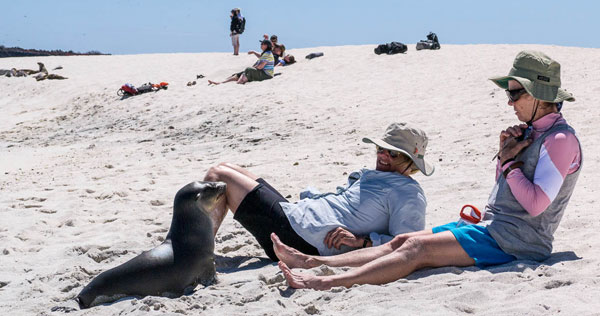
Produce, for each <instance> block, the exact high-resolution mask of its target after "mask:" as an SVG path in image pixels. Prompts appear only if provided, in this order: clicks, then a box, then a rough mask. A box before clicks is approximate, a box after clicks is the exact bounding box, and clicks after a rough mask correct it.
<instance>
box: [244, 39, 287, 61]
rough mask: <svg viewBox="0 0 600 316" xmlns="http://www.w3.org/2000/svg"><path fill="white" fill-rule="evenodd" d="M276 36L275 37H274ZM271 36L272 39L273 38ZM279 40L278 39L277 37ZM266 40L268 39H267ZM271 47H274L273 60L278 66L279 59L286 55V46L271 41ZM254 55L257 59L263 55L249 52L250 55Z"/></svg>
mask: <svg viewBox="0 0 600 316" xmlns="http://www.w3.org/2000/svg"><path fill="white" fill-rule="evenodd" d="M273 36H275V35H273ZM273 36H271V38H272V37H273ZM275 38H277V37H275ZM265 39H266V37H265ZM271 45H272V47H273V59H274V65H275V66H277V64H279V61H280V60H279V58H281V56H283V54H284V53H285V45H283V44H277V43H276V42H273V41H272V40H271ZM252 54H254V55H255V56H256V57H257V58H260V56H261V54H259V53H257V52H255V51H253V50H251V51H249V52H248V55H252Z"/></svg>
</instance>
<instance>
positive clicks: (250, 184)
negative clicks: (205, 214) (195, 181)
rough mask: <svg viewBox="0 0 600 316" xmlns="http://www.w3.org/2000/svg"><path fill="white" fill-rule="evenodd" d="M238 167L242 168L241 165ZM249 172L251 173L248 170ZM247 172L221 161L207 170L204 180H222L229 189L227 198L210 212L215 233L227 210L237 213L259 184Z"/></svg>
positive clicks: (214, 233)
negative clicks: (247, 196) (248, 195)
mask: <svg viewBox="0 0 600 316" xmlns="http://www.w3.org/2000/svg"><path fill="white" fill-rule="evenodd" d="M232 166H233V165H232ZM236 167H237V168H238V169H241V167H239V166H236ZM247 174H251V173H250V172H247ZM247 174H245V173H243V172H240V171H238V170H236V169H234V168H230V167H229V164H227V163H221V164H219V165H216V166H214V167H211V168H210V169H209V170H208V172H206V175H205V176H204V181H221V182H225V183H226V184H227V190H226V191H225V196H226V199H224V200H223V202H222V203H220V204H219V205H218V206H217V208H216V209H215V210H213V211H212V212H210V214H209V216H210V218H211V220H212V222H213V235H216V234H217V231H218V229H219V227H220V226H221V223H222V222H223V219H225V215H227V210H228V209H230V210H231V211H232V212H233V213H235V212H236V211H237V209H238V207H239V206H240V204H241V203H242V201H243V200H244V198H245V197H246V195H247V194H248V193H249V192H250V191H252V189H254V187H256V186H257V185H258V182H256V180H255V178H252V177H250V176H248V175H247Z"/></svg>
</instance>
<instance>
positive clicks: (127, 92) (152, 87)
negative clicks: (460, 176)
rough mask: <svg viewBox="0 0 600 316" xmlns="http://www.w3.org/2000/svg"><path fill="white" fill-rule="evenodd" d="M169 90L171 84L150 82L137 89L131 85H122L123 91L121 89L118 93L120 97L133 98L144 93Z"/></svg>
mask: <svg viewBox="0 0 600 316" xmlns="http://www.w3.org/2000/svg"><path fill="white" fill-rule="evenodd" d="M167 88H169V84H168V83H166V82H164V81H163V82H161V83H151V82H148V83H145V84H143V85H141V86H139V87H137V88H136V87H134V86H133V85H132V84H131V83H126V84H124V85H122V86H121V89H119V90H118V91H117V95H118V96H120V97H125V96H133V95H138V94H142V93H146V92H153V91H158V90H161V89H164V90H167Z"/></svg>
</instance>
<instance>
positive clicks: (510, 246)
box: [484, 124, 583, 261]
mask: <svg viewBox="0 0 600 316" xmlns="http://www.w3.org/2000/svg"><path fill="white" fill-rule="evenodd" d="M561 130H565V131H569V132H571V133H573V135H575V131H574V130H573V128H571V127H570V126H569V125H567V124H560V125H555V126H553V127H552V128H551V129H550V130H548V131H546V132H545V133H544V134H542V135H541V136H540V137H539V138H538V139H536V140H535V141H534V142H533V143H532V144H531V145H529V147H527V148H525V150H523V151H522V152H521V153H519V155H517V157H516V158H515V160H517V161H522V162H523V163H524V165H523V166H522V167H521V170H522V171H523V174H524V175H525V177H526V178H527V179H529V181H531V182H532V183H533V176H534V173H535V167H536V165H537V163H538V160H539V155H540V148H541V146H542V144H543V143H544V139H545V138H546V137H547V136H548V135H550V134H552V133H554V132H557V131H561ZM579 150H580V152H581V145H580V147H579ZM581 157H582V158H581V160H582V161H581V164H580V166H579V169H578V170H577V171H575V172H574V173H572V174H568V175H567V176H566V178H565V180H564V182H563V184H562V186H561V188H560V191H559V192H558V195H557V196H556V198H555V199H554V201H552V203H551V204H550V206H548V208H546V210H545V211H544V212H542V213H541V214H540V215H538V216H536V217H533V216H531V215H529V213H527V211H526V210H525V209H524V208H523V207H522V206H521V204H519V202H518V201H517V200H516V199H515V197H514V196H513V194H512V192H511V191H510V187H509V186H508V183H507V182H506V179H505V178H504V176H502V175H500V177H499V178H498V181H496V185H495V186H494V190H493V191H492V194H491V195H490V198H489V200H488V205H487V206H486V214H485V217H484V223H485V224H487V229H488V231H489V232H490V234H491V235H492V237H493V238H494V240H496V242H497V243H498V245H499V246H500V248H502V250H504V252H506V253H508V254H511V255H513V256H515V257H517V259H528V260H537V261H542V260H544V259H546V258H548V257H549V256H550V254H551V253H552V241H553V240H554V237H553V235H554V232H555V231H556V228H557V227H558V224H559V223H560V220H561V218H562V216H563V214H564V211H565V208H566V207H567V204H568V203H569V199H570V198H571V194H572V193H573V189H574V188H575V183H576V182H577V177H578V176H579V172H580V171H581V165H582V164H583V155H582V156H581Z"/></svg>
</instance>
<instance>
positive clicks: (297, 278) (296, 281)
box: [278, 261, 331, 291]
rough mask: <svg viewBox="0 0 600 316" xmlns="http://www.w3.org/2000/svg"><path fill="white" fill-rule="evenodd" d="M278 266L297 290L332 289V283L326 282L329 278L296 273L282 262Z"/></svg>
mask: <svg viewBox="0 0 600 316" xmlns="http://www.w3.org/2000/svg"><path fill="white" fill-rule="evenodd" d="M278 265H279V269H281V272H283V276H284V277H285V279H286V280H287V282H288V285H289V286H290V287H293V288H295V289H315V290H321V291H324V290H329V289H330V288H331V285H330V282H328V281H327V280H326V278H327V277H321V276H315V275H310V274H302V273H294V272H292V270H291V269H290V268H289V267H288V266H287V265H286V264H285V263H283V262H282V261H279V263H278Z"/></svg>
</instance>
